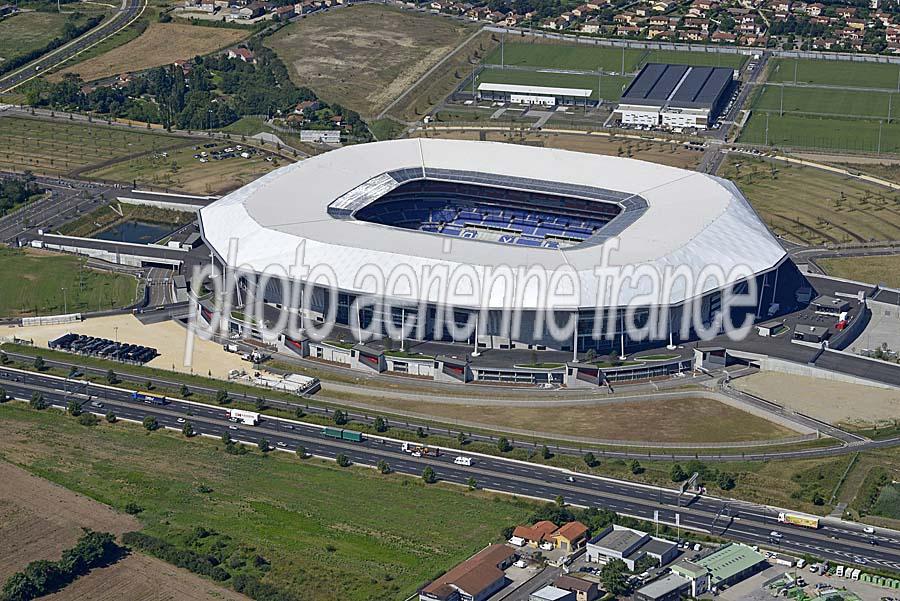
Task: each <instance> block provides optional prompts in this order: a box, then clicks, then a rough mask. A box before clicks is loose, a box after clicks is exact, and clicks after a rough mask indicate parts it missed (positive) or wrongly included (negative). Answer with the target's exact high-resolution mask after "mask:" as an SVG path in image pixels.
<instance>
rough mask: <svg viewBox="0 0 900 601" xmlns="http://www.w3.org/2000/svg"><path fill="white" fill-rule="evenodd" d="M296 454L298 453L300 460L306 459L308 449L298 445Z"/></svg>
mask: <svg viewBox="0 0 900 601" xmlns="http://www.w3.org/2000/svg"><path fill="white" fill-rule="evenodd" d="M296 452H297V457H299V458H300V459H304V458H305V457H306V447H304V446H303V445H302V444H298V445H297V451H296Z"/></svg>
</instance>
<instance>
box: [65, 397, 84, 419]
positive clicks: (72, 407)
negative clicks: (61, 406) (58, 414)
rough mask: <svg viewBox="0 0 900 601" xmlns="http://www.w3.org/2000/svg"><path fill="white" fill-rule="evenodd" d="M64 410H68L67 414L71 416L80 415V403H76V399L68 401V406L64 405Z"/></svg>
mask: <svg viewBox="0 0 900 601" xmlns="http://www.w3.org/2000/svg"><path fill="white" fill-rule="evenodd" d="M66 411H68V412H69V415H71V416H72V417H78V416H79V415H81V405H79V404H78V401H69V406H68V407H66Z"/></svg>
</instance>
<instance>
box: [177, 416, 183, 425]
mask: <svg viewBox="0 0 900 601" xmlns="http://www.w3.org/2000/svg"><path fill="white" fill-rule="evenodd" d="M175 421H176V422H178V423H179V424H183V423H184V418H183V417H179V418H178V419H176V420H175Z"/></svg>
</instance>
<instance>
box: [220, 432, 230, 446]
mask: <svg viewBox="0 0 900 601" xmlns="http://www.w3.org/2000/svg"><path fill="white" fill-rule="evenodd" d="M230 442H231V433H229V432H228V430H225V431H224V432H222V444H229V443H230Z"/></svg>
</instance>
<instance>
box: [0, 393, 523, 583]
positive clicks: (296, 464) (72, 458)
mask: <svg viewBox="0 0 900 601" xmlns="http://www.w3.org/2000/svg"><path fill="white" fill-rule="evenodd" d="M39 442H40V444H38V443H39ZM0 455H2V456H4V457H8V458H15V459H16V461H18V462H19V464H20V465H21V466H22V467H23V468H25V469H27V470H29V471H31V472H33V473H35V474H37V475H39V476H41V477H44V478H46V479H48V480H50V481H52V482H56V483H58V484H60V485H62V486H65V487H67V488H70V489H72V490H75V491H77V492H79V493H81V494H84V495H87V496H89V497H92V498H93V499H95V500H97V501H100V502H101V503H105V504H108V505H110V506H111V507H113V508H116V509H121V508H123V507H124V506H125V505H126V504H127V503H136V504H138V505H139V506H140V507H142V508H143V511H142V512H141V513H140V514H139V516H138V517H139V519H140V521H141V523H142V524H143V526H144V528H143V532H144V533H146V534H148V535H151V536H155V537H159V538H162V539H164V540H166V541H168V542H170V543H172V544H175V545H177V546H179V547H181V548H193V549H196V550H200V551H202V550H206V549H208V548H210V546H211V545H220V546H222V547H223V548H224V552H225V553H226V556H227V557H229V560H228V561H227V562H226V563H225V564H223V565H224V566H225V567H226V568H227V569H228V571H229V572H230V573H232V574H237V573H241V574H248V575H253V576H256V577H258V578H262V580H263V581H264V582H268V583H270V584H272V585H275V586H277V587H279V588H283V589H286V590H287V591H288V592H290V593H293V594H294V595H296V596H298V597H300V596H302V598H303V599H308V600H310V601H319V600H322V601H325V600H331V599H346V600H348V601H362V600H364V599H404V598H406V597H408V596H409V595H411V594H413V593H414V592H415V591H416V589H417V588H418V587H419V586H421V585H422V584H423V583H425V582H426V581H428V580H430V579H431V578H433V577H434V576H435V574H438V573H440V572H442V571H444V570H446V569H448V568H449V567H450V566H452V565H454V564H455V563H457V562H458V561H460V560H462V559H464V558H465V557H467V556H469V555H470V554H472V553H473V552H475V551H476V550H478V549H480V548H482V547H483V546H484V545H486V544H487V543H489V542H492V541H494V540H495V539H496V537H497V536H498V533H499V531H500V529H501V528H502V527H505V526H508V525H512V524H515V523H518V522H520V521H521V520H523V519H525V518H526V517H527V516H528V515H529V514H530V513H531V512H532V511H533V509H534V505H533V504H532V503H526V502H516V501H513V500H511V499H508V498H503V497H498V498H497V500H496V501H493V502H490V499H491V495H488V494H485V493H481V492H474V493H468V492H463V490H462V489H459V488H456V487H449V486H444V485H440V484H439V485H434V486H426V485H424V484H423V483H422V482H421V481H419V480H414V479H410V478H405V477H399V476H383V475H381V474H379V473H377V472H376V471H374V470H370V469H363V468H350V469H342V468H338V467H337V466H336V465H335V464H334V463H333V462H326V461H320V460H316V459H308V460H304V461H301V460H298V459H297V457H296V456H294V455H293V454H287V453H279V452H273V453H271V454H270V456H268V457H264V456H262V455H261V454H260V453H259V452H256V451H253V452H251V453H249V454H247V455H243V456H237V455H228V454H226V453H224V452H223V450H222V449H221V445H220V443H219V442H218V441H210V440H208V439H194V440H190V441H188V440H185V439H184V437H183V436H181V434H180V433H179V434H175V433H171V432H164V431H158V432H154V433H152V434H147V432H146V431H144V430H143V429H142V428H141V427H140V426H139V425H133V424H127V423H118V424H112V425H110V424H106V423H103V424H101V425H99V426H96V427H94V428H86V427H84V426H80V425H79V424H78V423H77V422H76V421H75V420H73V419H70V418H67V417H65V416H63V415H61V414H60V413H59V412H56V411H53V410H50V411H44V412H37V411H34V410H32V409H30V408H28V407H26V406H24V405H23V404H19V403H7V404H4V405H2V406H0ZM248 491H252V494H249V495H248ZM197 528H202V529H204V534H205V536H203V538H201V539H198V538H197V536H196V534H195V533H196V532H197V531H198V530H197ZM256 555H259V556H260V557H262V558H264V559H263V561H262V562H259V561H254V560H253V558H254V557H255V556H256ZM226 584H227V582H226Z"/></svg>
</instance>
